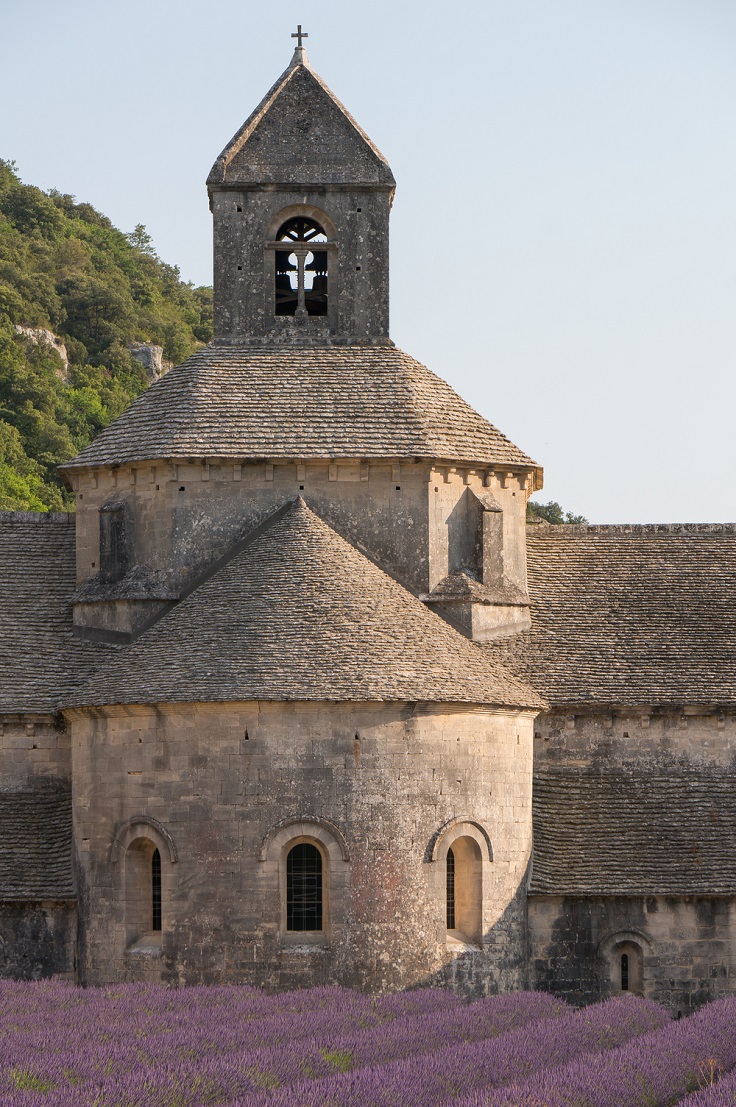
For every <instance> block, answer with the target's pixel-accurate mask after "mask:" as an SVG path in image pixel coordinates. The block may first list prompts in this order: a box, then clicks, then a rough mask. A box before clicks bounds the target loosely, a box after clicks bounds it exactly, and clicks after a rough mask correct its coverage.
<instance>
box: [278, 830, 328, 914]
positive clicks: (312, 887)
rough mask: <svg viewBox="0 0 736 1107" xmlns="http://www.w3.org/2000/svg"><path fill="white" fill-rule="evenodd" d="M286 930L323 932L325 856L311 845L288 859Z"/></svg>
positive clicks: (293, 851)
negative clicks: (323, 858)
mask: <svg viewBox="0 0 736 1107" xmlns="http://www.w3.org/2000/svg"><path fill="white" fill-rule="evenodd" d="M286 929H287V930H292V931H294V930H297V931H305V930H322V854H321V853H320V851H319V850H318V849H317V847H316V846H314V845H312V843H311V842H299V843H297V845H295V846H292V848H291V849H290V850H289V853H288V856H287V858H286Z"/></svg>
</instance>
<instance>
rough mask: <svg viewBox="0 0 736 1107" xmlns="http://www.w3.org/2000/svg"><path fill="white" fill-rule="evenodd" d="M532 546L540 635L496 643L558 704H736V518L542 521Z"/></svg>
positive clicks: (506, 659) (494, 647)
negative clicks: (727, 520) (591, 522)
mask: <svg viewBox="0 0 736 1107" xmlns="http://www.w3.org/2000/svg"><path fill="white" fill-rule="evenodd" d="M527 552H528V572H529V595H530V597H531V601H532V607H531V612H532V630H531V631H529V632H526V633H524V634H520V635H518V636H517V637H516V638H509V639H506V640H504V641H501V642H497V643H493V644H491V645H489V646H488V647H486V648H487V649H488V651H489V652H490V653H491V654H492V656H493V657H495V658H496V659H497V660H499V661H501V662H502V663H503V664H505V665H508V666H509V668H511V669H512V670H513V672H515V673H516V675H517V676H518V677H520V678H521V679H523V680H528V681H529V682H530V683H531V684H533V685H534V687H535V688H537V689H539V691H540V693H541V694H542V695H543V696H545V698H546V699H548V700H549V701H550V703H551V704H552V706H553V707H555V706H561V707H564V706H574V705H580V706H585V705H590V706H599V707H600V706H609V705H610V706H617V705H619V706H624V707H625V706H640V705H642V706H646V705H653V706H662V707H678V706H686V705H690V706H696V705H701V706H715V707H717V706H719V705H722V706H724V707H736V524H729V523H724V524H672V525H664V524H662V525H651V526H644V525H637V526H569V525H560V526H549V525H546V524H539V525H532V526H529V527H527Z"/></svg>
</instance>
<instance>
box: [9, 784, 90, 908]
mask: <svg viewBox="0 0 736 1107" xmlns="http://www.w3.org/2000/svg"><path fill="white" fill-rule="evenodd" d="M0 842H2V849H0V902H6V901H8V900H26V901H27V900H42V899H73V898H74V883H73V880H72V800H71V793H70V792H69V791H68V790H67V789H64V788H41V789H37V790H35V791H28V792H0Z"/></svg>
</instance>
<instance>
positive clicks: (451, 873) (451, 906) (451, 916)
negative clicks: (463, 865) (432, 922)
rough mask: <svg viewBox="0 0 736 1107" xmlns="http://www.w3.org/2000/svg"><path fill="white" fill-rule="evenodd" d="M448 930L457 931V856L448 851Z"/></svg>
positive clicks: (450, 850) (450, 849)
mask: <svg viewBox="0 0 736 1107" xmlns="http://www.w3.org/2000/svg"><path fill="white" fill-rule="evenodd" d="M447 929H448V930H454V929H455V854H454V853H453V852H452V846H450V848H449V849H448V851H447Z"/></svg>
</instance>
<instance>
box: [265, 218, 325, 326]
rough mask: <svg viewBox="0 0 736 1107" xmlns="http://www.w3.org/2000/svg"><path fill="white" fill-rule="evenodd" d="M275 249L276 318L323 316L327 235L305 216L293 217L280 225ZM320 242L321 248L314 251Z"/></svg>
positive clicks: (315, 222) (316, 223)
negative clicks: (286, 316)
mask: <svg viewBox="0 0 736 1107" xmlns="http://www.w3.org/2000/svg"><path fill="white" fill-rule="evenodd" d="M276 242H277V243H281V242H283V243H284V244H285V245H284V248H279V247H278V246H277V248H276V250H275V259H276V260H275V286H274V287H275V294H276V295H275V299H276V314H277V315H294V316H297V317H301V318H304V317H305V316H308V315H327V268H328V266H327V258H328V251H327V248H326V247H327V235H326V234H325V231H324V228H323V227H322V226H321V225H320V224H319V223H318V222H317V221H316V220H315V219H312V218H311V217H309V216H306V215H296V216H293V217H292V218H291V219H287V220H286V222H285V223H283V224H282V225H281V227H280V228H279V230H278V233H277V235H276ZM323 243H324V246H325V248H324V249H315V247H316V246H318V245H319V246H321V245H322V244H323Z"/></svg>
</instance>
